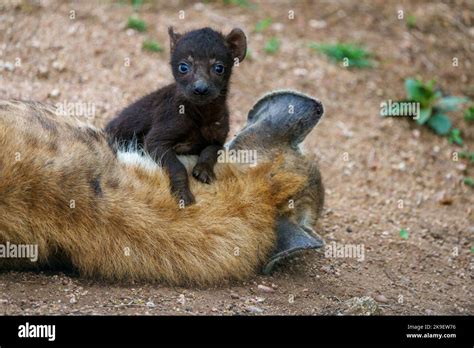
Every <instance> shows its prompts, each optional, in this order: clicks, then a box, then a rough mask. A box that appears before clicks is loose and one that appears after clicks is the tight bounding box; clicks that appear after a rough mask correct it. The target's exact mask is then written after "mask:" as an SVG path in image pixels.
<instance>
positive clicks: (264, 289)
mask: <svg viewBox="0 0 474 348" xmlns="http://www.w3.org/2000/svg"><path fill="white" fill-rule="evenodd" d="M258 290H260V291H262V292H274V291H275V290H274V289H273V288H271V287H269V286H266V285H259V286H258Z"/></svg>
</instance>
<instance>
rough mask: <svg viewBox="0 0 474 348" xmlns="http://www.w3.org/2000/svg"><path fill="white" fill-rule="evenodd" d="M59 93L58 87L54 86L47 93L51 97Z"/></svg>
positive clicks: (57, 95) (55, 96)
mask: <svg viewBox="0 0 474 348" xmlns="http://www.w3.org/2000/svg"><path fill="white" fill-rule="evenodd" d="M60 94H61V92H60V91H59V89H57V88H55V89H53V90H52V91H51V92H49V93H48V96H49V97H51V98H57V97H59V95H60Z"/></svg>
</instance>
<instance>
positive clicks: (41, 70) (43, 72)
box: [37, 66, 49, 79]
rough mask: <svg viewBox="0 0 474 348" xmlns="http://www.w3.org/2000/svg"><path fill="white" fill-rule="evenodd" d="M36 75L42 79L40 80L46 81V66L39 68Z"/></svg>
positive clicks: (47, 74) (47, 71)
mask: <svg viewBox="0 0 474 348" xmlns="http://www.w3.org/2000/svg"><path fill="white" fill-rule="evenodd" d="M37 75H38V77H39V78H42V79H47V78H48V76H49V70H48V68H47V67H46V66H40V67H39V68H38V72H37Z"/></svg>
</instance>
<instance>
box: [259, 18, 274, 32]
mask: <svg viewBox="0 0 474 348" xmlns="http://www.w3.org/2000/svg"><path fill="white" fill-rule="evenodd" d="M270 24H272V19H271V18H270V17H267V18H265V19H262V20H261V21H259V22H258V23H257V24H256V25H255V31H256V32H257V33H261V32H262V31H264V30H265V29H267V28H268V27H269V26H270Z"/></svg>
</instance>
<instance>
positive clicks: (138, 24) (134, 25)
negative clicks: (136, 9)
mask: <svg viewBox="0 0 474 348" xmlns="http://www.w3.org/2000/svg"><path fill="white" fill-rule="evenodd" d="M127 28H130V29H134V30H136V31H140V32H143V31H146V29H147V26H146V23H145V21H144V20H142V19H140V18H138V17H136V16H130V17H128V21H127Z"/></svg>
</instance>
